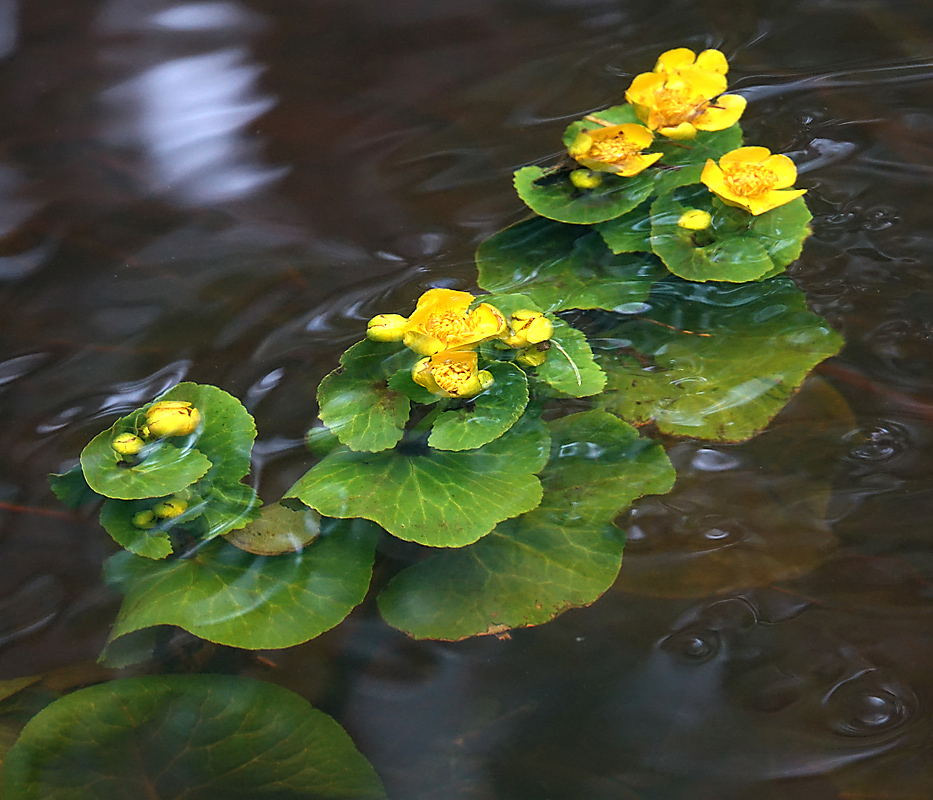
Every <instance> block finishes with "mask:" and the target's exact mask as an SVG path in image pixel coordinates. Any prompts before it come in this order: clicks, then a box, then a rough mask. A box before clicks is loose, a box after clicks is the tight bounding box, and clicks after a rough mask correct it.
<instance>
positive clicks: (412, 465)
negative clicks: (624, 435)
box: [285, 417, 548, 547]
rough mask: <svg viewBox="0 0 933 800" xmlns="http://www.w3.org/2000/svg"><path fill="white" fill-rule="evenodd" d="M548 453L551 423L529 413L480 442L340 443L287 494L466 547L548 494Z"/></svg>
mask: <svg viewBox="0 0 933 800" xmlns="http://www.w3.org/2000/svg"><path fill="white" fill-rule="evenodd" d="M547 453H548V436H547V431H546V429H545V427H544V425H543V424H542V423H541V422H540V421H538V420H530V419H529V418H528V417H525V418H523V419H522V420H520V421H519V422H518V423H516V424H515V425H513V426H512V427H511V428H510V429H509V430H508V431H507V432H506V433H504V434H503V435H502V436H500V437H499V438H498V439H495V440H494V441H492V442H490V443H489V444H486V445H484V446H483V447H480V448H477V449H475V450H463V451H458V452H451V451H447V450H435V449H432V448H430V447H428V446H427V445H426V444H423V443H421V442H414V443H408V442H403V443H402V444H401V445H400V446H399V447H397V448H395V449H394V450H390V451H386V452H382V453H376V454H369V453H354V452H352V451H349V450H343V451H337V452H334V453H332V454H331V455H329V456H327V458H325V459H324V460H323V461H321V462H319V463H318V464H316V465H315V466H314V467H312V468H311V469H310V470H309V471H308V472H307V473H305V475H304V476H303V477H302V478H301V479H300V480H299V481H298V482H297V483H296V484H295V485H294V486H293V487H292V488H291V489H289V490H288V492H287V493H286V495H285V496H286V497H297V498H298V499H299V500H301V501H302V502H303V503H305V504H306V505H308V506H310V507H311V508H314V509H317V510H318V511H319V512H320V513H321V514H324V515H325V516H328V517H341V518H348V517H362V518H364V519H371V520H373V521H374V522H377V523H379V524H380V525H381V526H382V527H383V528H385V529H386V530H387V531H388V532H389V533H391V534H392V535H393V536H397V537H398V538H399V539H405V540H407V541H411V542H418V543H419V544H425V545H429V546H431V547H462V546H463V545H466V544H470V543H471V542H475V541H476V540H477V539H479V538H480V537H481V536H485V535H486V534H487V533H489V531H491V530H492V529H493V528H494V527H495V526H496V524H497V523H498V522H501V521H502V520H504V519H508V518H509V517H515V516H518V515H519V514H522V513H524V512H526V511H530V510H531V509H532V508H534V507H535V506H537V505H538V503H540V502H541V483H540V482H539V481H538V479H537V477H535V475H534V473H536V472H538V471H539V470H540V469H541V468H542V467H543V466H544V463H545V461H546V460H547Z"/></svg>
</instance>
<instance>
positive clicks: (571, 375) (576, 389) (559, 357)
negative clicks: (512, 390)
mask: <svg viewBox="0 0 933 800" xmlns="http://www.w3.org/2000/svg"><path fill="white" fill-rule="evenodd" d="M535 377H536V378H537V379H538V380H539V381H543V382H544V383H546V384H547V385H548V386H550V387H551V389H554V390H556V391H557V392H558V393H559V394H565V395H570V396H571V397H589V396H590V395H594V394H599V392H601V391H602V389H603V386H605V385H606V376H605V375H604V374H603V371H602V369H600V367H599V365H598V364H597V363H596V362H595V361H594V359H593V351H592V350H591V349H590V345H589V343H588V342H587V341H586V336H584V335H583V334H582V333H581V332H580V331H578V330H577V329H576V328H574V327H571V326H570V325H568V324H567V323H566V322H564V321H563V320H562V319H555V320H554V335H553V336H552V337H551V349H550V350H548V354H547V360H546V361H545V362H544V363H543V364H542V365H541V366H540V367H536V368H535Z"/></svg>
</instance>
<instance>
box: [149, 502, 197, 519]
mask: <svg viewBox="0 0 933 800" xmlns="http://www.w3.org/2000/svg"><path fill="white" fill-rule="evenodd" d="M187 510H188V504H187V503H186V502H185V501H184V500H182V499H181V498H179V497H170V498H169V499H168V500H163V501H162V502H161V503H156V504H155V505H154V506H153V507H152V511H153V513H154V514H155V515H156V516H157V517H161V518H162V519H174V518H175V517H180V516H181V515H182V514H184V513H185V511H187Z"/></svg>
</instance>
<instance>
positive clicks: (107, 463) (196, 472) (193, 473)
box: [81, 422, 211, 500]
mask: <svg viewBox="0 0 933 800" xmlns="http://www.w3.org/2000/svg"><path fill="white" fill-rule="evenodd" d="M121 427H123V426H122V425H121V423H119V422H118V423H117V424H116V425H114V427H112V428H110V429H109V430H106V431H104V432H103V433H99V434H97V436H95V437H94V438H93V439H91V441H90V443H89V444H88V446H87V447H85V448H84V450H83V451H82V452H81V469H82V470H83V471H84V477H85V479H86V480H87V483H88V486H90V487H91V489H92V490H93V491H95V492H97V493H98V494H101V495H103V496H104V497H113V498H116V499H118V500H137V499H140V498H143V497H165V496H167V495H170V494H174V493H175V492H179V491H181V490H182V489H184V488H185V487H186V486H190V485H191V484H192V483H194V482H195V481H196V480H198V479H199V478H201V477H202V476H204V475H205V474H206V473H207V471H208V470H209V469H210V468H211V462H210V461H209V460H208V458H207V457H206V456H205V455H204V454H203V453H201V452H199V451H198V450H194V449H192V448H189V449H186V450H183V449H181V448H178V447H176V446H175V445H173V444H169V443H168V442H167V441H165V440H159V441H156V442H154V443H153V444H151V445H149V446H148V447H147V448H146V450H144V451H143V453H144V454H145V458H143V460H142V461H140V462H139V463H138V464H133V465H130V464H128V463H127V462H125V461H121V460H120V459H119V457H118V456H117V454H116V453H115V452H114V449H113V448H112V447H111V446H110V443H111V442H112V441H113V437H114V436H115V435H116V434H117V433H120V432H122V431H121V430H120V428H121Z"/></svg>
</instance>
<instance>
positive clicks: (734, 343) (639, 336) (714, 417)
mask: <svg viewBox="0 0 933 800" xmlns="http://www.w3.org/2000/svg"><path fill="white" fill-rule="evenodd" d="M649 302H651V303H652V305H653V308H652V310H651V311H650V313H648V314H646V315H644V316H643V317H641V318H639V319H630V320H627V321H623V322H621V323H620V324H619V325H618V327H617V328H615V329H614V330H612V331H610V332H608V333H607V335H606V338H604V339H602V340H594V346H595V347H596V348H597V354H598V361H599V363H600V364H601V365H602V367H603V369H605V370H606V373H607V375H608V382H607V389H606V391H605V392H604V393H603V394H602V395H600V397H599V398H598V400H597V402H598V403H599V405H600V406H602V407H603V408H606V409H608V410H610V411H613V412H615V413H617V414H619V415H620V416H621V417H623V418H624V419H626V420H628V421H629V422H632V423H634V424H636V425H640V424H644V423H646V422H649V421H654V422H655V423H656V424H657V426H658V428H659V429H660V430H661V431H663V432H664V433H669V434H673V435H678V436H691V437H695V438H701V439H712V440H718V441H728V442H736V441H743V440H744V439H748V438H749V437H751V436H754V435H755V434H756V433H758V431H760V430H761V429H763V428H764V427H765V426H766V425H767V424H768V422H769V421H770V420H771V418H772V417H774V415H775V414H777V412H778V411H780V410H781V408H782V407H783V406H784V405H785V403H786V402H787V400H788V398H789V397H790V396H791V395H792V394H793V393H794V392H795V391H796V389H797V387H798V386H800V384H801V382H802V381H803V379H804V377H805V376H806V374H807V373H808V372H809V371H810V370H811V369H812V368H813V367H814V366H816V365H817V364H818V363H819V362H820V361H822V360H823V359H825V358H828V357H829V356H832V355H835V354H836V353H837V352H839V349H840V348H841V347H842V338H841V337H840V336H839V334H837V333H836V332H835V331H833V330H832V328H830V327H829V325H827V324H826V322H825V320H823V319H821V318H820V317H818V316H816V315H815V314H812V313H810V312H809V311H808V310H807V305H806V297H805V296H804V294H803V292H801V291H800V290H799V289H798V288H797V287H796V286H795V285H794V284H793V282H792V281H790V280H788V279H786V278H772V279H770V280H767V281H762V282H758V283H746V284H719V285H717V284H713V283H708V284H698V283H687V282H685V281H680V280H677V279H670V280H668V281H664V282H662V283H660V284H658V286H657V287H656V291H655V292H654V293H653V294H652V297H651V298H650V299H649Z"/></svg>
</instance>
